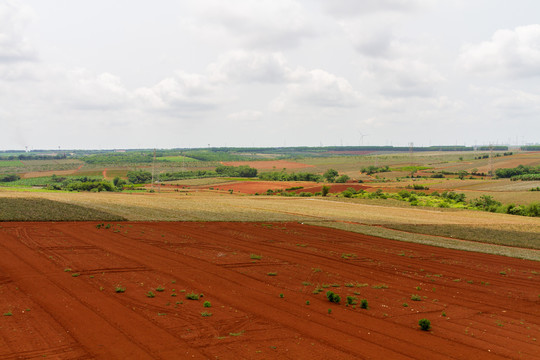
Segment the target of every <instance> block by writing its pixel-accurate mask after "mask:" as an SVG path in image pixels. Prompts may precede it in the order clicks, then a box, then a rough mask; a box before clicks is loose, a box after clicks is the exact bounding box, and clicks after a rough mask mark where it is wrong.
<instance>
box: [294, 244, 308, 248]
mask: <svg viewBox="0 0 540 360" xmlns="http://www.w3.org/2000/svg"><path fill="white" fill-rule="evenodd" d="M296 246H300V247H307V244H296Z"/></svg>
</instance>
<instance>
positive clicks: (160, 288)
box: [156, 286, 165, 292]
mask: <svg viewBox="0 0 540 360" xmlns="http://www.w3.org/2000/svg"><path fill="white" fill-rule="evenodd" d="M156 291H159V292H163V291H165V288H163V287H162V286H158V287H157V288H156Z"/></svg>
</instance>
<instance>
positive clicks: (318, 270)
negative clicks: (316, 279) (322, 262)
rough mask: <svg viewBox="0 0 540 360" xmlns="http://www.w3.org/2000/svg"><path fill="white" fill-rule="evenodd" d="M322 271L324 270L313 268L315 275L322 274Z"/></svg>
mask: <svg viewBox="0 0 540 360" xmlns="http://www.w3.org/2000/svg"><path fill="white" fill-rule="evenodd" d="M321 271H322V270H321V269H319V268H313V272H315V273H318V272H321Z"/></svg>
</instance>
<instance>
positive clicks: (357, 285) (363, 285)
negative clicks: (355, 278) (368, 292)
mask: <svg viewBox="0 0 540 360" xmlns="http://www.w3.org/2000/svg"><path fill="white" fill-rule="evenodd" d="M355 286H356V287H366V286H369V284H366V283H363V284H360V283H356V285H355Z"/></svg>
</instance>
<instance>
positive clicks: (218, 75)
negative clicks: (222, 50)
mask: <svg viewBox="0 0 540 360" xmlns="http://www.w3.org/2000/svg"><path fill="white" fill-rule="evenodd" d="M208 72H209V73H210V77H212V78H213V79H214V80H215V81H220V82H227V81H235V82H246V83H250V82H261V83H278V82H282V81H284V80H285V78H286V76H287V73H288V72H289V69H288V67H287V65H286V61H285V58H284V56H283V55H282V54H281V53H261V52H248V51H244V50H237V51H231V52H228V53H226V54H224V55H221V56H220V57H219V58H218V60H217V61H216V62H215V63H213V64H211V65H210V66H209V67H208Z"/></svg>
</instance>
